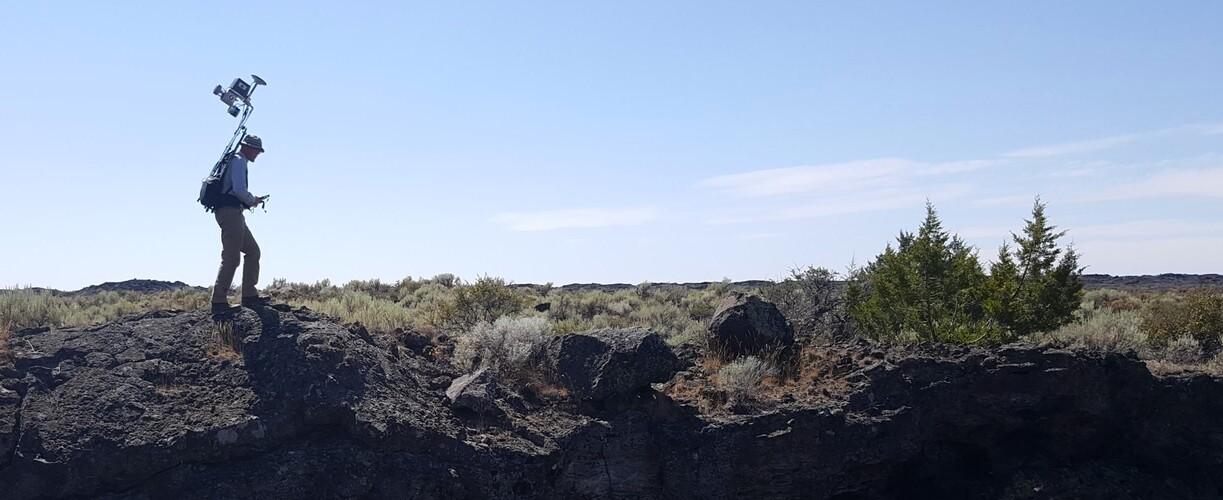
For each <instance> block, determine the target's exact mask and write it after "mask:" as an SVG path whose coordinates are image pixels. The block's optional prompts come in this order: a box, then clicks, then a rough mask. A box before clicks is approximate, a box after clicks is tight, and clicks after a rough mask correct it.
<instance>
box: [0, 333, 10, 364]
mask: <svg viewBox="0 0 1223 500" xmlns="http://www.w3.org/2000/svg"><path fill="white" fill-rule="evenodd" d="M12 330H13V328H12V326H10V325H9V324H8V323H7V322H4V323H0V365H7V364H9V363H12V362H13V353H12V352H11V351H9V347H8V344H9V339H10V338H12Z"/></svg>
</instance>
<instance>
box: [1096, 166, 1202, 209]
mask: <svg viewBox="0 0 1223 500" xmlns="http://www.w3.org/2000/svg"><path fill="white" fill-rule="evenodd" d="M1166 196H1195V197H1208V198H1223V167H1214V168H1201V169H1181V170H1165V171H1162V172H1157V173H1155V174H1153V175H1151V176H1150V177H1147V178H1146V179H1142V180H1139V181H1135V182H1130V183H1127V184H1122V185H1118V186H1113V187H1105V188H1102V189H1100V190H1098V191H1095V192H1092V193H1089V194H1086V195H1084V196H1083V197H1082V198H1081V200H1080V201H1088V202H1091V201H1118V200H1138V199H1144V198H1159V197H1166Z"/></svg>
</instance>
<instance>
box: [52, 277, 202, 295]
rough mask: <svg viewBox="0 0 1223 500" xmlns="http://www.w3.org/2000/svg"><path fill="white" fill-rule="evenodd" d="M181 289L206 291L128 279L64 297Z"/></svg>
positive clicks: (189, 286)
mask: <svg viewBox="0 0 1223 500" xmlns="http://www.w3.org/2000/svg"><path fill="white" fill-rule="evenodd" d="M183 289H196V290H206V288H204V287H198V286H191V285H188V284H186V283H183V282H181V281H161V280H143V279H130V280H127V281H108V282H106V283H102V284H100V285H91V286H87V287H85V288H82V289H80V290H77V291H75V292H66V293H64V295H93V294H96V293H101V292H140V293H156V292H173V291H175V290H183Z"/></svg>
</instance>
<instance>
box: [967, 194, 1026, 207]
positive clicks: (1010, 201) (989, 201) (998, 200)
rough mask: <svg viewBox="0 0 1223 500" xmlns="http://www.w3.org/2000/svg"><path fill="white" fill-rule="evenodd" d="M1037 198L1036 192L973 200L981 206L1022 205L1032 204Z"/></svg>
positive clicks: (974, 203)
mask: <svg viewBox="0 0 1223 500" xmlns="http://www.w3.org/2000/svg"><path fill="white" fill-rule="evenodd" d="M1035 199H1036V195H1034V194H1016V195H1007V196H994V197H990V198H980V199H976V200H973V202H972V204H973V205H976V206H979V207H1022V206H1031V205H1032V201H1033V200H1035Z"/></svg>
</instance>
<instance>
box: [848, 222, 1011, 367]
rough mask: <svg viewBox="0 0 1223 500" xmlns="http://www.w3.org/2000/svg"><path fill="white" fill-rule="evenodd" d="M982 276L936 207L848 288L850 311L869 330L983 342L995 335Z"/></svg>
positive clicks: (966, 247)
mask: <svg viewBox="0 0 1223 500" xmlns="http://www.w3.org/2000/svg"><path fill="white" fill-rule="evenodd" d="M985 283H986V275H985V272H984V270H983V269H982V267H981V264H980V262H979V261H978V260H977V255H976V251H975V250H974V249H973V248H972V247H971V246H969V245H967V244H965V243H964V242H963V240H961V239H960V238H959V237H958V236H954V235H951V234H949V233H948V232H947V231H946V230H945V229H943V224H942V221H941V220H940V219H939V217H938V213H937V212H936V211H935V210H934V206H933V205H931V204H929V203H927V204H926V218H925V220H924V221H923V222H922V224H921V227H919V228H918V230H917V232H916V233H907V232H903V231H902V232H901V233H900V236H898V237H897V238H896V247H895V248H893V247H892V246H891V245H888V246H887V248H886V249H884V251H883V253H882V254H880V255H879V256H878V257H876V259H875V260H874V261H873V262H871V263H869V264H867V266H866V267H864V268H862V269H860V270H858V271H856V272H854V273H853V276H852V277H851V280H850V283H849V287H848V289H847V293H846V300H847V301H848V302H849V308H850V313H851V314H852V316H853V317H854V320H855V321H856V322H857V324H858V326H859V327H861V328H862V329H863V330H864V331H865V332H866V333H867V334H868V335H870V336H872V337H875V338H880V339H892V338H897V337H901V336H903V335H915V336H916V337H917V338H918V339H920V340H930V341H942V342H956V343H982V342H996V341H997V340H999V333H1000V332H999V330H998V329H997V328H996V327H995V326H994V325H993V324H992V323H991V322H990V321H989V320H988V318H987V317H986V315H985V310H984V307H983V303H984V300H985V298H986V293H987V289H986V287H985Z"/></svg>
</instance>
